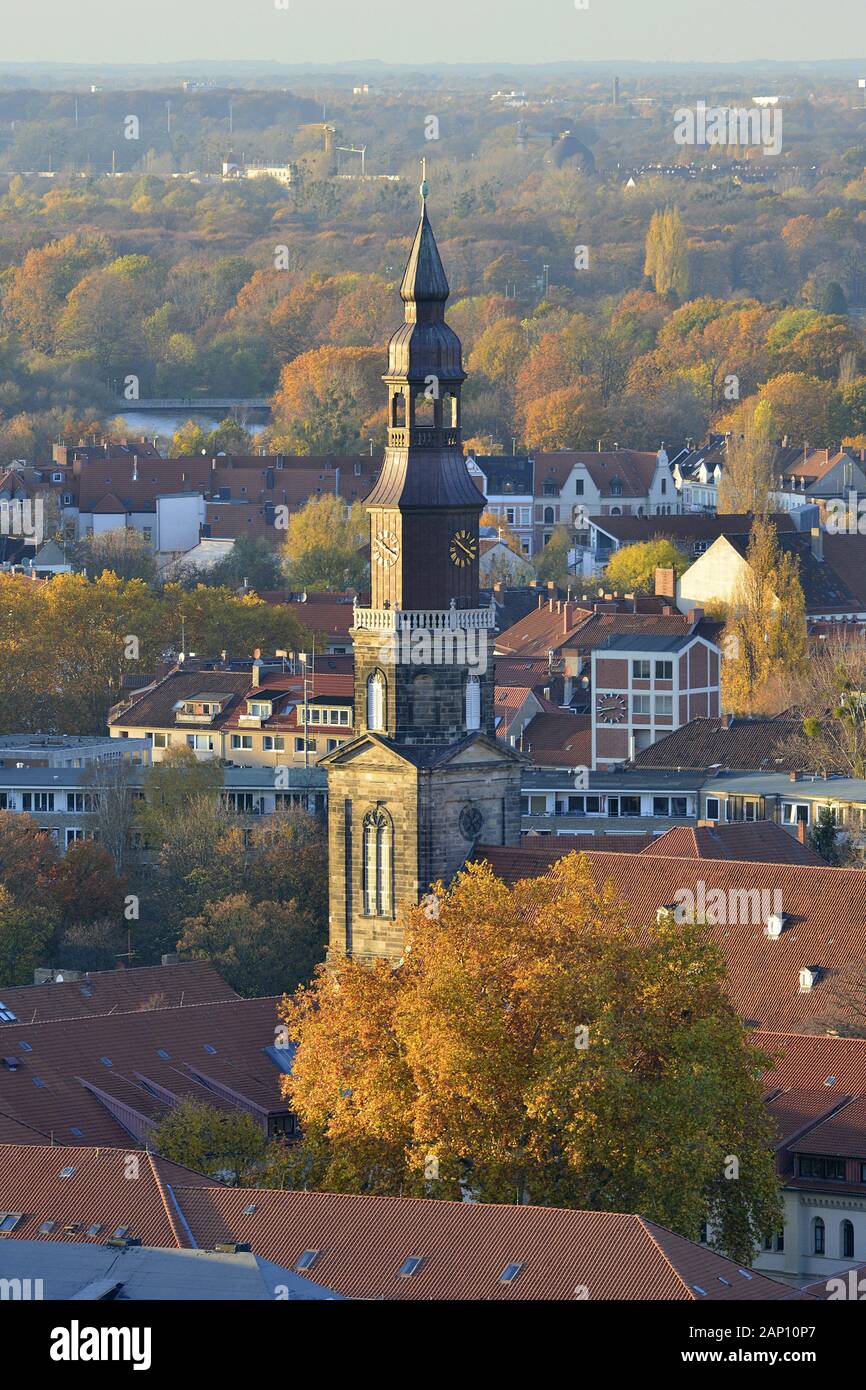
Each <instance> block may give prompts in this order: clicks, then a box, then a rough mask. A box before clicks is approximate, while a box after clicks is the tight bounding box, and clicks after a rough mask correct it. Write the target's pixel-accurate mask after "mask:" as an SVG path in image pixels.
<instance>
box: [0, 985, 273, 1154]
mask: <svg viewBox="0 0 866 1390" xmlns="http://www.w3.org/2000/svg"><path fill="white" fill-rule="evenodd" d="M277 1005H278V1001H277V1000H276V999H228V1000H218V1001H215V1002H212V1003H204V1004H194V1005H190V1006H188V1007H187V1006H184V1007H183V1008H168V1009H154V1010H145V1011H139V1012H133V1013H125V1014H123V1013H114V1014H106V1015H102V1016H97V1017H90V1018H73V1019H64V1020H61V1021H57V1022H51V1023H39V1022H36V1023H10V1024H7V1025H5V1026H4V1028H3V1030H2V1055H3V1056H4V1057H14V1058H16V1060H17V1062H18V1065H17V1068H16V1069H14V1070H10V1069H9V1068H8V1067H7V1066H6V1065H5V1064H3V1065H0V1112H2V1113H5V1114H6V1115H8V1116H10V1117H11V1118H12V1119H15V1120H18V1121H20V1122H22V1123H24V1124H28V1125H31V1126H33V1127H34V1128H35V1129H38V1130H40V1131H41V1132H42V1133H43V1134H50V1135H52V1136H53V1138H54V1139H55V1140H57V1141H62V1142H64V1143H67V1144H75V1143H81V1144H125V1143H129V1142H130V1136H132V1137H133V1139H137V1140H138V1141H139V1142H141V1141H143V1140H144V1139H145V1138H146V1136H147V1135H148V1134H149V1132H150V1130H151V1128H152V1127H153V1125H154V1124H156V1123H158V1122H159V1120H160V1119H161V1117H162V1116H163V1114H164V1113H165V1112H166V1110H167V1109H168V1108H169V1107H170V1106H171V1105H172V1104H173V1103H174V1102H175V1101H176V1100H178V1099H182V1098H184V1097H187V1096H192V1097H195V1098H197V1099H199V1100H206V1101H207V1102H208V1104H210V1105H217V1106H221V1107H223V1108H227V1109H236V1108H240V1109H243V1110H246V1111H248V1112H250V1113H251V1114H253V1115H254V1116H257V1117H258V1118H259V1120H260V1121H261V1122H262V1124H264V1123H265V1120H266V1117H267V1116H268V1115H269V1114H285V1113H286V1106H285V1101H284V1100H283V1098H282V1097H281V1095H280V1090H279V1079H280V1072H279V1070H278V1068H277V1066H276V1064H275V1063H274V1062H273V1061H271V1059H270V1057H269V1056H268V1054H267V1053H266V1052H265V1050H264V1049H265V1047H267V1046H268V1045H269V1044H271V1043H272V1042H273V1035H274V1026H275V1022H276V1018H277ZM24 1044H27V1046H26V1047H25V1046H24ZM163 1053H167V1054H168V1055H167V1056H163V1055H162V1054H163ZM75 1129H77V1130H80V1131H81V1132H80V1133H79V1134H75V1133H74V1132H73V1131H74V1130H75Z"/></svg>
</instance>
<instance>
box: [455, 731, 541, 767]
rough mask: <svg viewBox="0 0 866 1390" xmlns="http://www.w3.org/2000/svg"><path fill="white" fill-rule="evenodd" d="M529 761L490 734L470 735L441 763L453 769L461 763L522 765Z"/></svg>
mask: <svg viewBox="0 0 866 1390" xmlns="http://www.w3.org/2000/svg"><path fill="white" fill-rule="evenodd" d="M525 761H527V759H525V758H524V757H523V756H522V754H520V753H518V752H517V749H516V748H512V747H511V745H510V744H508V743H503V742H502V741H501V740H500V739H495V738H490V736H489V735H488V734H483V733H478V734H474V735H469V737H467V738H466V739H464V740H463V742H462V743H458V744H457V745H456V746H455V748H454V749H453V750H452V751H449V752H448V753H446V754H445V755H444V756H443V757H442V758H441V759H440V765H441V763H448V764H449V765H451V766H452V767H453V766H454V765H455V764H459V763H473V764H475V765H477V764H478V763H522V762H525Z"/></svg>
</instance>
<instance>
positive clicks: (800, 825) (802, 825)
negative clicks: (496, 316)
mask: <svg viewBox="0 0 866 1390" xmlns="http://www.w3.org/2000/svg"><path fill="white" fill-rule="evenodd" d="M797 839H798V840H799V841H800V844H801V845H804V844H805V843H806V822H805V821H804V820H798V821H797Z"/></svg>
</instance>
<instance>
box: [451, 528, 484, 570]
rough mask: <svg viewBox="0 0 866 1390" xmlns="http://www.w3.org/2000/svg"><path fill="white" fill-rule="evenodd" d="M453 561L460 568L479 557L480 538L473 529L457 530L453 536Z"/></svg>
mask: <svg viewBox="0 0 866 1390" xmlns="http://www.w3.org/2000/svg"><path fill="white" fill-rule="evenodd" d="M449 553H450V555H451V563H452V565H456V566H457V568H458V569H463V567H464V565H471V564H472V562H473V561H474V560H477V559H478V538H477V536H473V534H472V532H471V531H455V532H454V535H453V536H452V537H451V546H450V551H449Z"/></svg>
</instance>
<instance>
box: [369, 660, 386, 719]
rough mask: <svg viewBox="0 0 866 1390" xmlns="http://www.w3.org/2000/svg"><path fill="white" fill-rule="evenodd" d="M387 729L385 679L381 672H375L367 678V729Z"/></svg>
mask: <svg viewBox="0 0 866 1390" xmlns="http://www.w3.org/2000/svg"><path fill="white" fill-rule="evenodd" d="M384 727H385V677H384V676H383V675H382V673H381V671H374V672H373V674H372V675H371V676H368V677H367V728H368V729H373V730H377V729H378V730H381V729H384Z"/></svg>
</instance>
